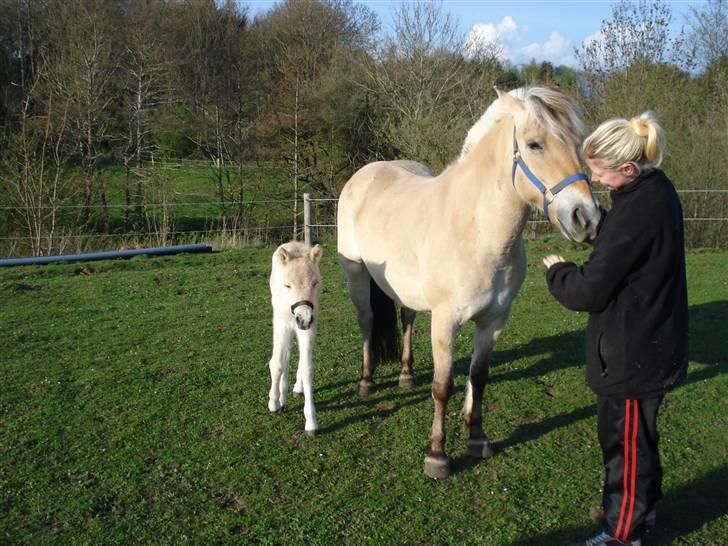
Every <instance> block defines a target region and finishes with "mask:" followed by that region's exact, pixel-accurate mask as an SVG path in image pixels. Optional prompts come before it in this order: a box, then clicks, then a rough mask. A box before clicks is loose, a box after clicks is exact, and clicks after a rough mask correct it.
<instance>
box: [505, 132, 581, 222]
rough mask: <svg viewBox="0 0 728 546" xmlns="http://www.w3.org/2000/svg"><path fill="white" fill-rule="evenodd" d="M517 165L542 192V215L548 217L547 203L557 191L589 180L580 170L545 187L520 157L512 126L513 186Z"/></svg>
mask: <svg viewBox="0 0 728 546" xmlns="http://www.w3.org/2000/svg"><path fill="white" fill-rule="evenodd" d="M518 167H521V170H522V171H523V174H525V175H526V177H527V178H528V179H529V180H530V181H531V183H532V184H533V185H534V186H536V188H538V191H540V192H541V193H542V194H543V215H544V216H545V217H546V218H548V217H549V205H550V204H551V203H552V202H553V200H554V199H556V194H557V193H559V192H560V191H561V190H563V189H564V188H565V187H566V186H568V185H570V184H573V183H574V182H576V181H577V180H587V181H588V180H589V178H588V177H587V176H586V175H585V174H584V173H582V172H579V173H576V174H572V175H571V176H568V177H566V178H564V179H563V180H562V181H561V182H559V183H558V184H556V185H555V186H553V187H552V188H547V187H546V186H545V185H544V184H543V183H542V182H541V181H540V180H539V179H538V177H537V176H536V175H535V174H533V173H532V172H531V169H529V168H528V165H526V162H525V161H523V159H522V158H521V152H520V151H519V150H518V142H517V141H516V128H515V126H514V127H513V170H512V171H511V183H512V184H513V187H515V186H516V169H517V168H518Z"/></svg>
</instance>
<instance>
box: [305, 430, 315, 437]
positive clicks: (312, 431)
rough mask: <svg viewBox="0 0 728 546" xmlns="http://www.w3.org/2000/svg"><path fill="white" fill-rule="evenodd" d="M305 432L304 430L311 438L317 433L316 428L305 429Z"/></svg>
mask: <svg viewBox="0 0 728 546" xmlns="http://www.w3.org/2000/svg"><path fill="white" fill-rule="evenodd" d="M305 432H306V436H309V437H310V438H313V437H314V436H316V435H317V434H318V429H313V430H306V431H305Z"/></svg>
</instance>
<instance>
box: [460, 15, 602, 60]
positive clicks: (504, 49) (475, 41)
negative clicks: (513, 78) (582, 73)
mask: <svg viewBox="0 0 728 546" xmlns="http://www.w3.org/2000/svg"><path fill="white" fill-rule="evenodd" d="M527 31H528V29H527V27H519V25H518V23H517V22H516V20H515V19H513V17H511V16H510V15H506V16H505V17H503V19H501V20H500V22H499V23H497V24H494V23H481V24H477V25H474V26H473V28H472V29H471V31H470V34H469V35H468V39H467V42H466V46H465V47H466V49H467V50H468V51H473V50H475V49H477V48H479V47H492V46H493V45H497V46H499V48H500V50H501V59H503V60H505V61H509V62H510V63H512V64H515V65H519V64H524V63H528V62H530V61H531V60H534V59H535V60H536V61H537V62H542V61H548V62H550V63H552V64H554V65H556V66H558V65H562V64H563V65H567V66H576V59H575V57H574V52H573V47H572V46H571V40H568V39H566V38H565V37H564V36H562V35H561V34H559V33H558V32H556V31H553V32H551V34H550V35H549V37H548V39H547V40H546V41H545V42H543V43H540V42H532V43H530V44H529V45H526V46H519V45H518V41H519V39H520V38H521V37H522V35H523V34H525V33H526V32H527ZM592 36H593V39H598V38H599V37H598V36H597V35H596V34H595V35H592ZM590 38H591V37H590ZM588 39H589V38H587V40H588Z"/></svg>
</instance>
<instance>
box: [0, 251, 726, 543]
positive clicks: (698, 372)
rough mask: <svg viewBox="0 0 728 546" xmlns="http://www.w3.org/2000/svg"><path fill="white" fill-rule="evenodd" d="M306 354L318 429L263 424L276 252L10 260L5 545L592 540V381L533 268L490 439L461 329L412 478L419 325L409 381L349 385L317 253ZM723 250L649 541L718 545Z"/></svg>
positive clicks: (694, 328)
mask: <svg viewBox="0 0 728 546" xmlns="http://www.w3.org/2000/svg"><path fill="white" fill-rule="evenodd" d="M324 246H325V252H326V254H325V256H324V260H323V265H322V270H323V276H324V288H325V291H324V293H323V295H322V316H321V323H320V325H319V336H318V343H317V349H316V366H317V368H316V379H315V394H316V400H317V407H318V412H319V415H318V418H319V425H320V426H321V433H320V434H319V435H318V436H316V437H314V438H309V437H307V436H305V435H304V434H303V415H302V405H303V402H302V400H301V399H297V398H294V399H292V400H291V402H290V405H289V408H288V410H287V411H286V412H284V413H280V414H274V415H272V414H269V412H268V410H267V391H268V386H269V375H268V370H267V366H266V365H267V361H268V359H269V357H270V349H271V326H270V320H271V317H270V312H271V311H270V304H269V295H268V286H267V276H268V274H269V268H270V255H271V253H272V250H273V248H272V247H262V246H260V247H247V248H243V249H240V250H228V251H224V252H219V253H214V254H211V255H209V254H208V255H179V256H174V257H164V258H134V259H132V260H128V261H104V262H91V263H86V264H62V265H60V264H59V265H52V266H37V267H22V268H7V269H0V300H1V301H2V306H0V369H1V371H2V375H1V376H0V377H1V379H0V382H1V383H0V386H1V388H0V542H2V543H7V544H31V543H32V544H64V545H65V544H179V543H194V544H220V543H229V544H236V543H241V544H244V543H245V544H246V543H256V544H257V543H259V544H484V545H531V544H533V545H552V544H570V543H571V542H572V541H574V540H576V539H579V538H583V537H584V536H586V535H588V534H591V533H592V532H593V531H594V529H595V528H594V526H593V525H592V524H591V522H590V521H589V518H588V511H589V508H591V507H593V506H597V505H598V504H599V502H600V485H601V479H602V469H601V461H600V452H599V448H598V445H597V441H596V419H595V410H594V397H593V395H592V394H591V393H590V391H589V390H588V389H587V387H586V386H585V384H584V372H583V339H584V332H583V329H584V325H585V322H586V317H585V316H584V315H583V314H577V313H571V312H568V311H566V310H564V309H562V308H561V307H560V306H558V305H557V304H556V303H555V302H554V301H553V300H552V298H551V297H550V296H549V294H548V292H547V290H546V288H545V283H544V279H543V276H544V275H543V267H542V266H541V265H540V258H541V257H542V256H543V255H544V254H545V253H547V252H552V251H553V250H560V251H561V252H563V253H564V254H565V255H567V256H568V257H571V258H576V259H583V258H584V257H585V256H586V254H585V251H584V250H581V249H578V248H576V247H572V246H570V245H568V244H567V243H564V242H561V241H560V239H556V238H547V239H546V240H541V241H530V242H529V270H528V277H527V279H526V282H525V284H524V287H523V289H522V291H521V293H520V295H519V296H518V298H517V299H516V301H515V304H514V307H513V312H512V316H511V320H510V322H509V325H508V327H507V328H506V331H505V332H504V334H503V336H502V337H501V340H500V341H499V343H498V345H497V347H496V352H495V356H494V359H495V363H494V366H493V368H492V371H491V376H490V382H489V384H488V385H487V386H486V404H487V413H486V415H485V428H486V432H487V433H488V434H489V436H490V437H491V440H493V441H495V442H496V449H497V451H496V454H495V456H494V457H493V458H492V459H489V460H486V461H476V460H471V459H469V458H467V457H466V456H465V434H464V430H463V427H462V421H461V417H460V410H461V407H462V401H463V384H464V377H465V375H464V374H465V371H466V369H467V366H468V362H469V351H470V336H471V334H472V328H471V327H469V326H467V327H465V328H464V329H463V330H462V331H461V334H460V336H459V337H458V340H457V346H456V349H455V356H456V359H457V364H456V371H457V375H456V381H455V382H456V393H455V395H454V396H453V397H452V399H451V402H450V405H449V406H448V420H447V432H448V440H447V446H448V450H449V454H450V456H451V457H452V458H453V461H454V467H455V472H454V474H453V476H452V477H451V478H449V479H448V480H445V481H439V482H436V481H431V480H429V479H428V478H426V477H425V476H424V474H423V455H424V452H425V449H426V448H427V445H428V441H427V434H428V431H429V426H430V424H431V421H432V400H431V397H430V380H431V372H432V358H431V354H430V350H429V346H428V345H429V339H428V338H429V336H428V331H429V317H428V316H427V315H425V314H421V315H419V316H418V318H417V321H416V322H415V330H416V340H415V359H416V363H415V372H416V373H417V374H418V375H417V379H418V387H417V388H416V389H415V390H413V391H401V390H399V389H398V387H397V386H396V384H397V375H398V366H397V365H395V364H385V365H382V366H381V367H380V369H379V370H378V373H377V379H378V384H379V388H378V390H377V391H376V392H375V393H374V394H373V395H372V396H371V397H369V398H367V399H360V398H359V397H358V396H357V395H356V394H355V393H356V383H357V380H358V378H359V359H360V353H359V350H360V347H359V334H358V328H357V326H356V321H355V316H354V311H353V306H352V304H351V303H350V302H349V300H348V298H347V295H346V289H345V284H344V281H343V276H342V274H341V272H340V271H339V268H338V265H337V264H336V260H335V247H334V245H332V244H326V245H324ZM727 270H728V253H727V252H717V251H703V252H700V251H692V252H690V253H689V254H688V283H689V290H690V319H691V323H690V324H691V326H690V328H691V364H690V371H689V375H688V380H687V383H686V384H685V385H683V386H682V387H681V388H679V389H677V390H676V391H674V392H673V393H670V394H669V395H668V396H667V398H666V405H665V407H664V408H663V409H662V411H661V414H660V423H659V426H660V430H661V449H662V457H663V464H664V466H665V478H664V492H665V498H664V499H663V501H662V503H661V504H660V506H659V516H658V523H657V529H656V530H655V532H654V533H653V535H652V536H651V540H650V541H649V544H653V545H654V544H680V545H690V546H693V545H725V544H728V515H727V514H726V508H727V506H728V457H727V456H728V433H727V432H726V431H728V417H726V413H725V404H726V393H728V374H726V372H727V371H728V335H726V334H728V278H727V277H726V274H725V272H726V271H727Z"/></svg>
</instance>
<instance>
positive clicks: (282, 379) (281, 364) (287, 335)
mask: <svg viewBox="0 0 728 546" xmlns="http://www.w3.org/2000/svg"><path fill="white" fill-rule="evenodd" d="M292 333H293V332H292V330H291V324H290V320H288V319H281V318H280V317H276V316H275V315H274V316H273V355H272V356H271V359H270V362H269V363H268V366H269V367H270V392H269V393H268V409H269V410H270V411H278V410H280V409H282V408H283V407H284V406H285V405H286V401H287V396H288V392H287V391H288V368H289V362H290V359H291V337H292Z"/></svg>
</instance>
